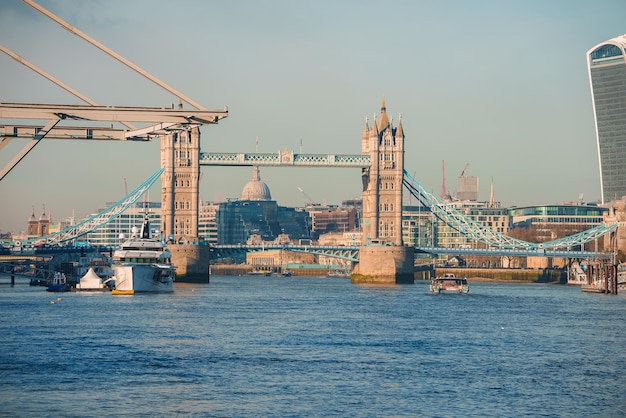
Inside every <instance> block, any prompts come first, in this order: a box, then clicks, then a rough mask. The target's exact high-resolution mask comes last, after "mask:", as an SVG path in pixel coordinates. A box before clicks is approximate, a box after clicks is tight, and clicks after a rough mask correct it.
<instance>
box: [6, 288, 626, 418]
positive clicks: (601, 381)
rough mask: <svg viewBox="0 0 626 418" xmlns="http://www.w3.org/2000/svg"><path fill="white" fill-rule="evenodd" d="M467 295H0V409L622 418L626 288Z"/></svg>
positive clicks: (32, 291) (279, 291)
mask: <svg viewBox="0 0 626 418" xmlns="http://www.w3.org/2000/svg"><path fill="white" fill-rule="evenodd" d="M470 285H471V292H470V294H469V295H467V296H462V295H437V296H435V295H430V294H429V293H428V285H427V283H426V282H416V283H415V284H414V285H405V286H389V287H385V286H363V285H355V284H351V283H350V281H349V280H346V279H322V278H296V277H292V278H258V277H220V276H217V277H212V278H211V284H182V283H177V284H176V285H175V292H174V293H173V294H163V295H135V296H113V295H111V294H110V293H95V294H86V293H64V294H51V293H47V292H45V290H44V289H43V288H41V287H30V286H28V285H27V284H21V283H18V285H16V286H15V287H13V288H11V287H8V286H6V285H3V286H2V287H0V314H1V318H2V321H1V322H0V330H1V340H0V415H1V416H29V417H30V416H80V417H90V416H92V417H96V416H103V415H114V416H120V415H126V416H176V415H178V416H220V417H222V416H223V417H238V416H281V417H290V416H291V417H301V416H350V417H371V416H402V417H415V416H425V417H459V416H469V417H485V416H493V417H503V416H509V417H522V416H530V417H538V416H543V417H622V416H624V411H625V410H626V373H625V372H624V370H625V366H626V354H625V353H626V352H625V350H626V332H625V331H626V293H625V294H622V295H618V296H608V295H599V294H587V293H582V292H581V291H580V289H579V288H576V287H567V286H561V285H539V284H498V283H471V282H470ZM59 296H60V297H62V300H60V301H57V300H56V299H57V297H59ZM51 301H56V303H55V304H51V303H50V302H51Z"/></svg>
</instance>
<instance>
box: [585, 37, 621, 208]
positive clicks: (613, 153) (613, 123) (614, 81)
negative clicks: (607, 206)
mask: <svg viewBox="0 0 626 418" xmlns="http://www.w3.org/2000/svg"><path fill="white" fill-rule="evenodd" d="M587 69H588V72H589V83H590V86H591V98H592V104H593V116H594V120H595V128H596V142H597V147H598V160H599V166H600V188H601V193H602V203H605V202H610V201H614V200H619V199H621V198H622V197H623V196H626V35H621V36H618V37H616V38H613V39H609V40H608V41H605V42H602V43H599V44H598V45H596V46H594V47H593V48H591V49H590V50H589V51H587Z"/></svg>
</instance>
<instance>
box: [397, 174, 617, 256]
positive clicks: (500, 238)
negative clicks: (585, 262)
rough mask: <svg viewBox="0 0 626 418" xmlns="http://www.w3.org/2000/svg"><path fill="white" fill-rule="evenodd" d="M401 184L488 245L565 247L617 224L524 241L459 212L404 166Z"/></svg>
mask: <svg viewBox="0 0 626 418" xmlns="http://www.w3.org/2000/svg"><path fill="white" fill-rule="evenodd" d="M403 184H404V186H405V187H406V188H407V189H408V190H409V192H410V193H411V194H412V195H413V196H414V197H416V198H417V199H419V200H420V201H421V202H422V203H424V204H425V205H426V206H428V207H429V208H430V210H431V211H432V212H433V214H434V215H435V216H436V217H437V218H439V219H440V220H441V221H442V222H444V223H446V224H447V225H449V226H450V227H452V228H454V229H455V230H457V231H458V232H459V233H461V234H463V235H465V236H467V237H469V238H470V239H472V240H474V241H478V242H482V243H484V244H487V245H489V246H492V247H497V248H502V249H515V250H518V249H528V250H537V249H559V248H568V247H574V246H577V245H582V244H585V243H587V242H590V241H593V240H595V239H597V238H599V237H601V236H603V235H606V234H608V233H609V232H611V231H613V230H615V229H616V228H617V223H615V224H612V225H604V224H602V225H598V226H596V227H594V228H590V229H588V230H586V231H583V232H580V233H577V234H574V235H570V236H567V237H564V238H559V239H556V240H553V241H548V242H543V243H533V242H527V241H523V240H520V239H517V238H513V237H511V236H508V235H506V234H503V233H501V232H498V231H495V230H493V229H491V228H488V227H486V226H484V225H482V224H480V223H478V222H476V221H474V220H472V219H470V218H469V217H467V216H465V215H463V214H462V213H460V212H459V211H457V210H456V209H455V208H453V207H452V206H450V205H448V204H446V203H445V202H444V201H443V200H442V199H441V198H440V197H438V196H437V195H435V194H433V193H432V192H431V191H430V190H428V189H427V188H426V187H424V185H422V184H421V183H420V182H419V181H417V180H416V179H415V178H414V177H413V176H411V175H410V174H409V173H408V172H407V171H406V170H405V171H404V178H403Z"/></svg>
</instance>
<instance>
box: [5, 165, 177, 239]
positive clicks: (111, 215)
mask: <svg viewBox="0 0 626 418" xmlns="http://www.w3.org/2000/svg"><path fill="white" fill-rule="evenodd" d="M164 171H165V167H161V168H159V169H158V170H157V171H155V172H154V174H152V175H151V176H150V177H148V179H147V180H146V181H144V182H143V183H141V184H140V185H139V187H137V188H136V189H135V190H133V191H132V192H131V193H130V194H129V195H128V196H126V197H124V198H122V199H120V200H119V201H117V202H116V203H114V204H113V205H111V206H109V207H108V208H107V209H105V210H103V211H102V212H100V213H98V214H96V215H93V216H92V217H90V218H88V219H85V220H84V221H82V222H80V223H78V224H76V225H72V226H70V227H68V228H65V229H64V230H62V231H59V232H55V233H53V234H49V235H45V236H43V237H36V238H31V239H29V240H26V241H23V242H20V243H19V245H18V242H17V241H2V242H0V243H1V244H4V245H8V246H11V247H13V249H14V250H19V249H20V248H22V247H32V246H34V245H36V244H43V243H45V244H49V245H57V244H63V243H66V242H68V241H72V240H74V239H76V238H79V237H81V236H83V235H86V234H88V233H90V232H92V231H93V230H95V229H97V228H99V227H100V226H102V225H104V224H106V223H108V222H110V221H112V220H113V219H115V218H117V217H118V216H119V215H120V214H122V213H123V212H124V211H125V210H126V209H128V208H129V207H130V206H131V205H132V204H133V203H135V202H136V201H137V200H138V199H139V198H140V197H141V196H143V194H144V193H145V192H147V191H148V189H150V186H152V185H153V184H154V182H155V181H157V180H158V179H159V178H160V177H161V174H163V172H164Z"/></svg>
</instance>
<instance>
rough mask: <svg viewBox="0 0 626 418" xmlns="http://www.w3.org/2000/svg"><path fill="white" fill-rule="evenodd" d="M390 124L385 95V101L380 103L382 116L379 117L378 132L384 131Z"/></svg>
mask: <svg viewBox="0 0 626 418" xmlns="http://www.w3.org/2000/svg"><path fill="white" fill-rule="evenodd" d="M388 126H389V118H388V117H387V105H386V104H385V97H384V96H383V102H382V104H381V105H380V118H379V119H378V132H382V131H384V130H385V129H386V128H387V127H388Z"/></svg>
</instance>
